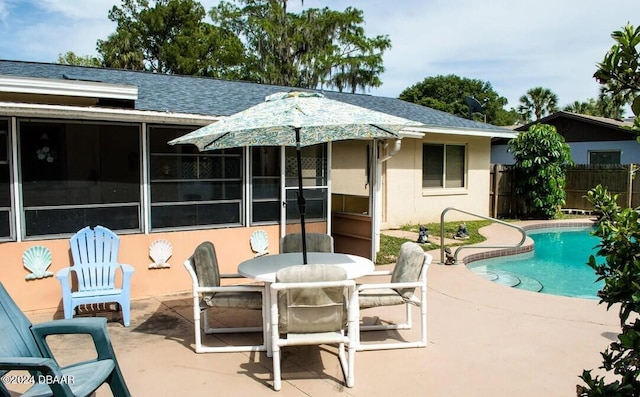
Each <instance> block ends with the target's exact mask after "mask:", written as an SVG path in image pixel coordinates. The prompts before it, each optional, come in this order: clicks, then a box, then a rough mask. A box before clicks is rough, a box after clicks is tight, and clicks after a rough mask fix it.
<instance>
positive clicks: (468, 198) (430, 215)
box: [382, 134, 491, 229]
mask: <svg viewBox="0 0 640 397" xmlns="http://www.w3.org/2000/svg"><path fill="white" fill-rule="evenodd" d="M423 143H442V144H447V143H449V144H466V145H467V174H466V175H467V181H466V187H465V188H460V189H423V188H422V145H423ZM490 156H491V141H490V138H482V137H470V136H461V135H460V136H459V135H441V134H427V135H426V136H425V137H424V139H423V140H418V139H403V140H402V149H401V150H400V152H399V153H398V154H396V155H395V156H394V157H392V158H391V159H390V160H388V161H387V163H386V164H385V169H384V171H383V172H384V176H383V179H384V185H383V186H384V187H383V194H384V196H385V197H384V198H383V202H385V203H386V213H385V216H384V218H383V223H382V228H383V229H384V228H394V227H399V226H402V225H405V224H419V223H426V222H439V221H440V214H441V213H442V211H443V210H444V209H445V208H447V207H457V208H460V209H463V210H465V211H470V212H474V213H477V214H480V215H484V216H487V215H488V213H489V167H490V163H489V160H490ZM464 219H473V217H470V216H468V215H465V214H461V213H457V212H449V214H447V217H446V220H464Z"/></svg>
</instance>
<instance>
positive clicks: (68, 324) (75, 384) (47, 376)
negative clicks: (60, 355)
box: [0, 283, 131, 397]
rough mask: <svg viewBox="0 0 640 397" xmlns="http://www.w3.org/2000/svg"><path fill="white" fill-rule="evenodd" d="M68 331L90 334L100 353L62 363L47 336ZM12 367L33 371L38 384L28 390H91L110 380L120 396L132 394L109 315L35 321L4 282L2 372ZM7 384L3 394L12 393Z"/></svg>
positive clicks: (0, 312)
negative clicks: (110, 329) (112, 337)
mask: <svg viewBox="0 0 640 397" xmlns="http://www.w3.org/2000/svg"><path fill="white" fill-rule="evenodd" d="M64 334H89V335H91V337H92V339H93V343H94V345H95V348H96V352H97V357H96V358H95V359H93V360H89V361H83V362H81V363H77V364H72V365H69V366H66V367H63V368H61V367H60V366H59V365H58V363H57V362H56V361H55V359H54V358H53V354H52V352H51V350H50V349H49V347H48V345H47V342H46V340H45V338H46V337H47V336H48V335H64ZM11 370H25V371H29V373H30V374H31V376H32V377H33V381H34V382H35V383H34V385H33V386H32V387H31V388H30V389H29V390H28V391H27V392H26V393H24V394H23V396H28V397H34V396H38V397H40V396H56V397H58V396H64V397H66V396H88V395H90V394H92V393H93V392H94V391H95V390H96V389H98V388H99V387H100V386H101V385H102V384H103V383H108V385H109V387H110V388H111V391H112V393H113V395H114V396H115V397H128V396H131V393H129V390H128V388H127V385H126V384H125V382H124V378H123V376H122V373H121V372H120V367H119V366H118V361H117V360H116V355H115V353H114V351H113V347H112V346H111V341H110V339H109V333H108V332H107V321H106V319H105V318H74V319H69V320H54V321H48V322H45V323H41V324H36V325H32V324H31V322H30V321H29V319H27V317H26V316H25V315H24V313H23V312H22V311H21V310H20V308H19V307H18V305H16V303H15V302H14V301H13V299H11V296H9V294H8V293H7V290H6V289H5V288H4V286H3V285H2V283H0V377H1V376H2V375H4V374H6V373H7V372H9V371H11ZM19 374H21V375H22V374H24V373H19ZM3 379H4V380H10V377H5V378H3ZM52 380H59V381H58V382H52ZM40 381H42V383H39V382H40ZM5 386H6V385H5V384H3V383H2V381H0V395H2V396H3V397H5V396H6V397H10V396H11V394H10V393H9V391H8V390H7V388H6V387H5Z"/></svg>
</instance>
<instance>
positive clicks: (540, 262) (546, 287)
mask: <svg viewBox="0 0 640 397" xmlns="http://www.w3.org/2000/svg"><path fill="white" fill-rule="evenodd" d="M592 230H593V229H591V228H559V229H537V230H532V231H528V232H527V235H528V236H529V237H531V239H533V241H534V243H535V248H534V250H533V251H532V252H528V253H524V254H517V255H511V256H503V257H498V258H492V259H484V260H480V261H475V262H471V263H469V264H468V265H467V268H468V269H470V270H471V271H472V272H474V273H476V274H478V275H479V276H481V277H483V278H485V279H487V280H491V281H494V282H497V283H500V284H503V285H507V286H510V287H514V288H520V289H525V290H528V291H535V292H542V293H546V294H553V295H563V296H573V297H579V298H589V299H597V292H598V290H600V289H601V288H602V287H603V286H604V281H599V282H596V279H597V276H596V274H595V272H594V271H593V269H591V268H590V267H589V266H588V265H587V262H588V260H589V255H592V254H593V255H595V254H596V252H597V247H596V246H597V245H598V244H599V243H600V238H599V237H596V236H593V235H591V231H592ZM601 260H602V258H600V261H601Z"/></svg>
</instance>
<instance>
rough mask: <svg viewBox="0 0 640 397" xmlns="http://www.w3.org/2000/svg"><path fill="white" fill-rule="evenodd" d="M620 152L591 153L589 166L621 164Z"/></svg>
mask: <svg viewBox="0 0 640 397" xmlns="http://www.w3.org/2000/svg"><path fill="white" fill-rule="evenodd" d="M620 155H621V152H620V151H619V150H610V151H589V164H620Z"/></svg>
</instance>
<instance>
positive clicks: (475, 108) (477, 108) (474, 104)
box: [464, 96, 482, 113]
mask: <svg viewBox="0 0 640 397" xmlns="http://www.w3.org/2000/svg"><path fill="white" fill-rule="evenodd" d="M464 101H465V102H466V103H467V106H469V112H470V113H482V104H480V102H478V100H477V99H476V98H474V97H472V96H466V97H464Z"/></svg>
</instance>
